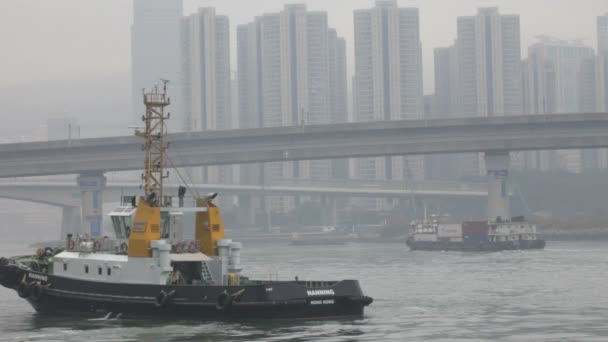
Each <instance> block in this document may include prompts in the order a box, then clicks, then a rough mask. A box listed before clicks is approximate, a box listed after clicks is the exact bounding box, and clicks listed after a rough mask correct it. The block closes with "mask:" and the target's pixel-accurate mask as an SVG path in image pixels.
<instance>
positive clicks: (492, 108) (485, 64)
mask: <svg viewBox="0 0 608 342" xmlns="http://www.w3.org/2000/svg"><path fill="white" fill-rule="evenodd" d="M457 32H458V33H457V34H458V37H457V39H456V45H455V46H456V49H457V51H458V52H457V59H458V72H459V76H458V77H459V81H458V87H457V90H458V95H457V99H458V103H457V104H456V105H455V108H453V109H452V110H453V112H455V113H456V114H457V115H458V116H481V117H488V116H503V115H521V114H522V113H523V111H522V78H521V47H520V24H519V16H518V15H501V14H500V13H499V11H498V8H496V7H490V8H479V9H478V11H477V15H475V16H464V17H458V18H457ZM465 159H468V160H466V161H464V160H465ZM512 159H515V160H517V159H518V158H516V157H515V158H512ZM465 164H466V165H465ZM484 165H485V164H484V162H483V159H482V156H481V155H480V154H477V155H476V156H474V155H469V156H468V157H467V158H463V167H464V168H465V169H466V170H467V171H466V172H467V173H472V174H483V173H484Z"/></svg>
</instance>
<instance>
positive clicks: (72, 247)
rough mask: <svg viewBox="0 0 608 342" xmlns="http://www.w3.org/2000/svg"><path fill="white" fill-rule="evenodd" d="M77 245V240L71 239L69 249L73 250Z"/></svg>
mask: <svg viewBox="0 0 608 342" xmlns="http://www.w3.org/2000/svg"><path fill="white" fill-rule="evenodd" d="M75 247H76V241H74V240H71V239H70V241H68V250H69V251H73V250H74V248H75Z"/></svg>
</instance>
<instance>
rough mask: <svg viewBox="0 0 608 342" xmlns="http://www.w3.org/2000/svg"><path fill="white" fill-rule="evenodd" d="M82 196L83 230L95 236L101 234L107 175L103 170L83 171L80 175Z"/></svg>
mask: <svg viewBox="0 0 608 342" xmlns="http://www.w3.org/2000/svg"><path fill="white" fill-rule="evenodd" d="M78 187H79V188H80V193H81V198H82V232H83V233H86V234H90V235H91V236H93V237H97V236H100V235H101V233H102V232H101V227H102V222H103V190H104V189H105V187H106V177H105V176H104V175H103V172H91V173H83V174H80V176H78Z"/></svg>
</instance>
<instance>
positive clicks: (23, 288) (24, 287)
mask: <svg viewBox="0 0 608 342" xmlns="http://www.w3.org/2000/svg"><path fill="white" fill-rule="evenodd" d="M17 294H18V295H19V297H21V298H27V297H29V296H30V284H28V283H26V282H23V281H22V282H20V283H19V285H17Z"/></svg>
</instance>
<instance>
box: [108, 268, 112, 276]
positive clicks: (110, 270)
mask: <svg viewBox="0 0 608 342" xmlns="http://www.w3.org/2000/svg"><path fill="white" fill-rule="evenodd" d="M108 275H109V276H111V275H112V269H111V268H110V267H108Z"/></svg>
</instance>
